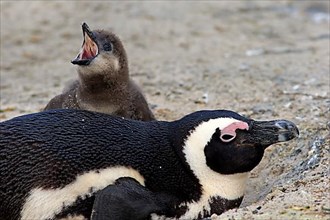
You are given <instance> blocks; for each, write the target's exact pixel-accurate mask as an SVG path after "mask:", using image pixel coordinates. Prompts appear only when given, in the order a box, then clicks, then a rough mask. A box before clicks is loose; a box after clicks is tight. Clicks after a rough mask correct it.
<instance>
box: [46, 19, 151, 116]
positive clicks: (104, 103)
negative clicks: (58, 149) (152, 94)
mask: <svg viewBox="0 0 330 220" xmlns="http://www.w3.org/2000/svg"><path fill="white" fill-rule="evenodd" d="M82 31H83V37H84V42H83V44H82V48H81V51H80V52H79V54H78V55H77V57H76V58H75V59H74V60H72V61H71V62H72V63H73V64H75V65H77V71H78V80H75V81H73V82H71V83H70V84H69V85H68V86H66V88H65V89H64V91H63V93H62V94H60V95H57V96H55V97H54V98H52V99H51V100H50V101H49V103H48V104H47V106H46V107H45V109H44V110H49V109H59V108H73V109H84V110H89V111H96V112H102V113H106V114H113V115H118V116H121V117H125V118H131V119H135V120H142V121H150V120H154V119H155V117H154V115H153V113H152V112H151V110H150V109H149V106H148V103H147V101H146V99H145V97H144V95H143V94H142V92H141V90H140V88H139V87H138V86H137V85H136V84H135V83H134V82H133V81H132V80H131V79H130V77H129V69H128V61H127V55H126V52H125V49H124V46H123V44H122V42H121V40H120V39H119V38H118V37H117V36H116V35H115V34H114V33H112V32H109V31H105V30H94V31H92V30H90V28H89V27H88V25H87V24H86V23H83V24H82Z"/></svg>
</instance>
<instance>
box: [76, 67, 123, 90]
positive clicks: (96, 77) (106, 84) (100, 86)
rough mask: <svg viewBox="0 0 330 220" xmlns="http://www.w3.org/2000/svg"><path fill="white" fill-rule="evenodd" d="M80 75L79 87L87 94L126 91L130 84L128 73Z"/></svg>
mask: <svg viewBox="0 0 330 220" xmlns="http://www.w3.org/2000/svg"><path fill="white" fill-rule="evenodd" d="M78 74H79V87H80V90H81V91H84V92H87V93H93V94H98V93H107V94H109V93H113V92H116V93H117V92H118V90H119V91H120V90H125V89H126V88H127V85H128V83H129V77H128V72H127V71H124V70H122V71H120V72H117V73H112V72H111V73H108V72H99V73H90V74H86V73H81V72H79V71H78Z"/></svg>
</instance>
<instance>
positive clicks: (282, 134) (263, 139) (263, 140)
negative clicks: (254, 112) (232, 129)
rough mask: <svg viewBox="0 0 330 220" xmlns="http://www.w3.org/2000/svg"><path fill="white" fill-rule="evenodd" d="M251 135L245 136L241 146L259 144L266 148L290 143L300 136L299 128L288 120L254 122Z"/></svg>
mask: <svg viewBox="0 0 330 220" xmlns="http://www.w3.org/2000/svg"><path fill="white" fill-rule="evenodd" d="M249 133H250V135H247V136H245V135H243V137H242V138H241V139H240V142H241V143H240V144H241V145H243V146H244V145H250V144H252V145H254V144H256V143H257V144H258V145H259V146H260V145H261V146H262V147H264V148H266V147H268V146H270V145H272V144H275V143H278V142H284V141H289V140H291V139H293V138H295V137H298V136H299V130H298V128H297V126H296V125H295V124H294V123H292V122H290V121H287V120H274V121H253V122H252V123H251V125H250V129H249ZM251 133H252V135H251Z"/></svg>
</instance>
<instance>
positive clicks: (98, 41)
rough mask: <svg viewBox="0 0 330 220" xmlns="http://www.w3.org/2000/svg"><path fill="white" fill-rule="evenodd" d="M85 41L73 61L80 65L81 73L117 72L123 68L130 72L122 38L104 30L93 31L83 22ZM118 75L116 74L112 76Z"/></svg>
mask: <svg viewBox="0 0 330 220" xmlns="http://www.w3.org/2000/svg"><path fill="white" fill-rule="evenodd" d="M82 31H83V37H84V41H83V44H82V47H81V50H80V52H79V53H78V55H77V57H76V58H75V59H74V60H72V61H71V63H73V64H75V65H78V71H79V73H81V74H88V75H92V74H96V75H98V74H101V75H102V74H104V73H107V74H109V73H110V74H116V73H117V72H119V71H120V70H121V69H122V70H124V71H126V73H127V74H128V65H127V58H126V52H125V49H124V46H123V44H122V43H121V41H120V39H119V38H118V37H117V36H116V35H115V34H113V33H111V32H108V31H104V30H94V31H91V30H90V28H89V27H88V25H87V24H86V23H83V24H82ZM111 77H116V76H111Z"/></svg>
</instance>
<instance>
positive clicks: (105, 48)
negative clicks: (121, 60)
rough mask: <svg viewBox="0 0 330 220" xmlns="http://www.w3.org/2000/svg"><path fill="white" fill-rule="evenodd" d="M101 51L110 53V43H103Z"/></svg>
mask: <svg viewBox="0 0 330 220" xmlns="http://www.w3.org/2000/svg"><path fill="white" fill-rule="evenodd" d="M103 49H104V50H105V51H111V50H112V45H111V43H108V42H107V43H104V44H103Z"/></svg>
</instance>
